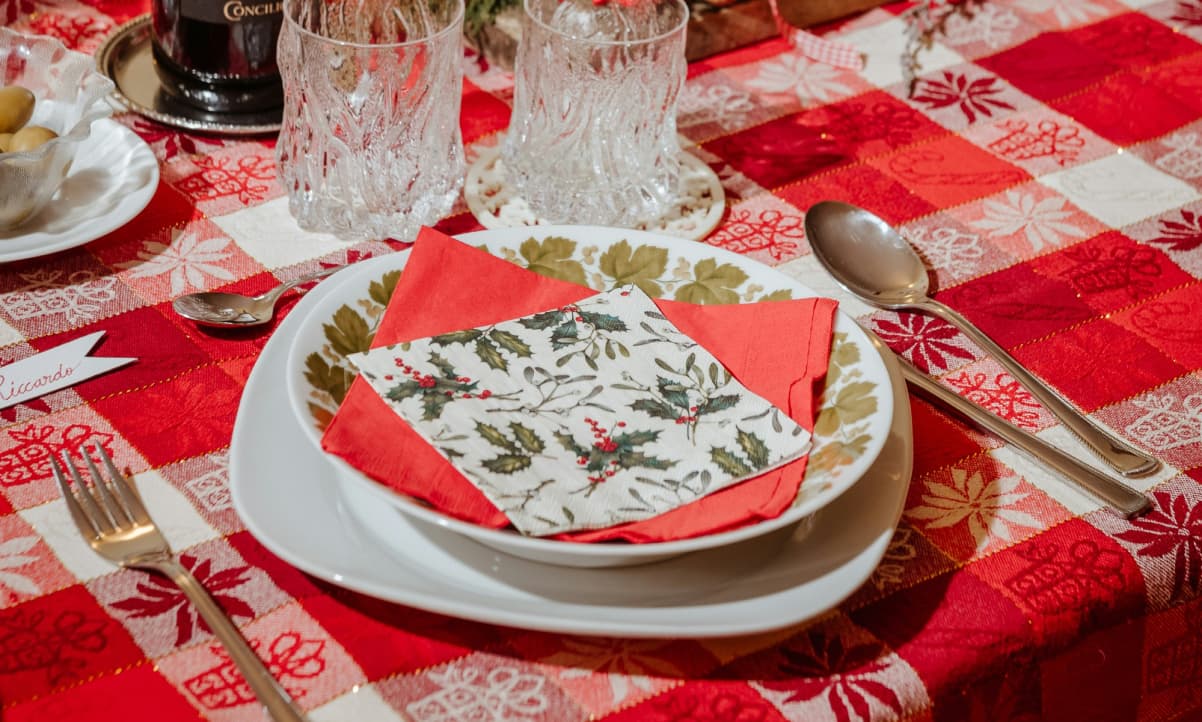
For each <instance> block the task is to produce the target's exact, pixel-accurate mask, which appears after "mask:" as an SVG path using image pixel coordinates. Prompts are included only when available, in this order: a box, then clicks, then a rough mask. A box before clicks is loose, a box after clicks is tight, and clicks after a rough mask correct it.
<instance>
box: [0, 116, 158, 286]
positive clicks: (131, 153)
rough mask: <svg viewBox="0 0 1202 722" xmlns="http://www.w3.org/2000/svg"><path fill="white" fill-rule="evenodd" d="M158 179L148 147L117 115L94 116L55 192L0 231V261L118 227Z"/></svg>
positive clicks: (78, 243) (83, 240)
mask: <svg viewBox="0 0 1202 722" xmlns="http://www.w3.org/2000/svg"><path fill="white" fill-rule="evenodd" d="M158 185H159V162H158V159H157V158H155V157H154V153H153V152H152V151H151V150H150V147H149V146H147V145H146V143H145V142H144V141H143V140H142V139H141V138H139V137H138V136H137V135H135V134H134V132H133V131H131V130H130V129H128V128H126V127H125V126H124V125H121V124H120V123H118V122H117V121H115V120H112V119H111V118H103V119H101V120H97V121H96V123H95V124H94V125H93V126H92V134H91V135H90V136H88V139H87V140H85V141H84V142H83V143H82V144H81V145H80V147H79V150H78V152H77V153H76V156H75V159H74V161H73V162H72V164H71V172H70V174H68V176H67V179H66V180H65V181H63V185H62V187H61V188H59V191H58V195H56V196H55V197H54V199H53V200H51V201H50V203H48V204H47V205H46V207H45V208H43V209H42V212H41V213H39V214H38V215H37V216H35V217H34V218H32V219H31V220H30V221H29V222H28V223H25V224H24V225H22V226H21V227H19V228H15V229H13V230H10V231H0V263H7V262H9V261H17V260H21V259H23V258H36V257H38V256H45V255H49V254H51V253H55V252H57V251H62V250H66V249H68V248H75V247H76V246H82V245H83V244H85V243H87V242H88V241H93V240H95V239H97V238H99V237H101V236H103V235H104V234H106V233H108V232H110V231H112V230H114V229H117V228H120V227H121V226H123V225H125V224H126V223H127V222H128V221H129V220H130V219H131V218H133V217H134V216H136V215H138V213H140V212H141V211H142V209H143V208H145V207H146V206H147V204H149V203H150V199H151V198H152V197H153V196H154V192H155V189H156V188H158Z"/></svg>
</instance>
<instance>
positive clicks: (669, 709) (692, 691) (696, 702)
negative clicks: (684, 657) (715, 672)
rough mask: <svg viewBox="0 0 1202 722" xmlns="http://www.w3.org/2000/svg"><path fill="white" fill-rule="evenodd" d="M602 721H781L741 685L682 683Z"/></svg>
mask: <svg viewBox="0 0 1202 722" xmlns="http://www.w3.org/2000/svg"><path fill="white" fill-rule="evenodd" d="M605 720H606V722H681V721H682V720H697V721H698V722H724V721H729V722H743V721H746V722H785V720H786V718H785V717H783V716H781V713H780V712H778V711H777V710H776V708H775V707H773V706H772V705H771V704H769V702H768V700H766V699H764V697H763V696H762V695H761V694H759V693H758V692H756V691H755V690H754V689H752V688H751V687H749V686H748V685H747V684H746V683H744V682H733V681H727V680H715V681H707V682H704V683H702V682H685V683H684V684H682V685H680V686H679V687H673V688H672V689H670V690H668V691H667V692H664V693H663V694H660V695H656V696H655V697H652V698H651V699H649V700H647V701H645V702H642V703H641V704H637V705H635V706H633V707H627V708H626V709H623V710H619V711H617V712H615V713H614V714H612V715H610V716H608V717H606V718H605Z"/></svg>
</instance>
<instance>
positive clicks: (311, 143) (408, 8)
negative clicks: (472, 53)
mask: <svg viewBox="0 0 1202 722" xmlns="http://www.w3.org/2000/svg"><path fill="white" fill-rule="evenodd" d="M462 28H463V0H346V1H340V0H333V1H331V0H285V3H284V28H283V30H282V31H281V33H280V41H279V66H280V73H281V76H282V78H283V81H284V119H283V126H282V128H281V130H280V138H279V142H278V144H277V146H276V156H277V158H278V160H279V166H280V181H281V182H282V183H283V185H284V189H285V191H286V192H287V193H288V207H289V209H290V210H291V211H292V215H293V216H295V217H296V219H297V222H298V223H299V224H300V226H301V227H302V228H304V229H306V230H314V231H324V232H328V233H333V234H334V235H337V236H339V237H341V238H345V239H348V240H362V239H368V238H385V237H391V238H396V239H399V240H410V239H412V238H413V237H415V236H416V235H417V231H418V229H419V228H420V227H421V226H423V225H429V224H431V223H434V222H435V221H437V220H439V219H440V218H442V217H443V216H445V215H446V214H447V212H448V211H449V210H450V209H451V206H452V204H453V203H454V201H455V198H456V197H457V196H458V194H459V190H460V188H461V187H462V185H463V172H464V160H463V139H462V136H461V134H460V130H459V103H460V95H461V90H462V85H463V75H462V69H461V65H460V61H461V59H462V54H463V48H462Z"/></svg>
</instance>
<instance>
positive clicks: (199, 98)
mask: <svg viewBox="0 0 1202 722" xmlns="http://www.w3.org/2000/svg"><path fill="white" fill-rule="evenodd" d="M283 17H284V16H283V2H282V0H154V2H153V3H152V10H151V22H152V26H153V28H154V33H153V37H154V44H153V49H154V57H155V66H156V69H157V70H158V74H159V78H160V80H161V81H162V83H163V86H164V90H166V91H167V92H168V93H169V94H171V95H172V96H174V97H176V98H177V99H179V100H181V101H183V102H185V103H187V104H188V105H190V106H193V107H196V108H199V109H201V110H206V111H210V112H217V113H229V112H233V113H238V112H260V111H265V110H271V109H273V108H279V107H281V106H282V105H283V102H284V94H283V89H282V87H281V85H280V73H279V69H278V68H277V67H276V60H275V50H276V40H277V38H278V37H279V34H280V25H281V24H282V22H283Z"/></svg>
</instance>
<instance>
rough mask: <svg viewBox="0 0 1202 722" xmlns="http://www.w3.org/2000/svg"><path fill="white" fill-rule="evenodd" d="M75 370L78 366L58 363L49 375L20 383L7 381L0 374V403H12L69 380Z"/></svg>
mask: <svg viewBox="0 0 1202 722" xmlns="http://www.w3.org/2000/svg"><path fill="white" fill-rule="evenodd" d="M77 368H79V364H76V365H74V366H64V365H63V364H62V363H59V365H58V368H57V369H55V370H54V371H53V372H51V373H48V374H42V375H41V376H38V377H36V378H32V379H26V380H22V381H9V380H8V379H6V378H5V377H4V375H3V374H0V401H12V400H13V399H16V398H21V397H24V396H26V395H28V394H30V393H32V392H34V391H37V390H38V389H41V388H45V387H46V386H50V385H51V384H56V383H58V382H59V381H62V380H63V379H66V378H70V377H71V376H72V375H74V373H75V369H77Z"/></svg>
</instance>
